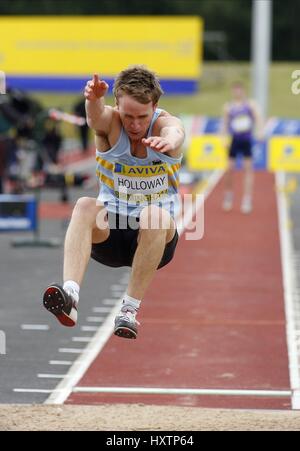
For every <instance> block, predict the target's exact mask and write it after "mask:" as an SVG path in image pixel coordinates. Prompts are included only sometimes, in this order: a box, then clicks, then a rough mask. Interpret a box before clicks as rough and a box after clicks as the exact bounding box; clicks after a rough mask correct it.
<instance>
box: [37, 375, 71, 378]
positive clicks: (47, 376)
mask: <svg viewBox="0 0 300 451" xmlns="http://www.w3.org/2000/svg"><path fill="white" fill-rule="evenodd" d="M37 377H39V378H40V379H64V378H65V377H68V376H67V375H66V374H38V375H37Z"/></svg>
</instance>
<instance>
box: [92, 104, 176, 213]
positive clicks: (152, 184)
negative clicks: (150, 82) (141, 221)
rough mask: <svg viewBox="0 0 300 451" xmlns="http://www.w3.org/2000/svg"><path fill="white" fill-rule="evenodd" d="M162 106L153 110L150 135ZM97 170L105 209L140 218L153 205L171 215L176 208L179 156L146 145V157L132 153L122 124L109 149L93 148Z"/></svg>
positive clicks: (100, 195)
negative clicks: (144, 210) (157, 150)
mask: <svg viewBox="0 0 300 451" xmlns="http://www.w3.org/2000/svg"><path fill="white" fill-rule="evenodd" d="M161 112H162V110H161V109H156V110H155V112H154V114H153V118H152V121H151V124H150V127H149V130H148V134H147V137H148V136H151V134H152V129H153V125H154V123H155V121H156V120H157V118H158V117H159V115H160V113H161ZM96 160H97V167H96V173H97V177H98V178H99V181H100V192H99V196H98V200H99V201H100V202H102V203H103V204H104V205H105V207H106V209H107V210H108V211H109V212H111V213H114V214H119V215H122V216H134V217H139V215H140V213H141V211H142V209H143V208H144V207H145V206H147V205H149V204H154V205H157V206H159V207H161V208H164V209H166V210H167V211H168V212H169V213H170V214H171V216H172V217H173V218H174V217H175V216H176V215H177V213H178V211H179V204H180V202H179V194H178V186H179V169H180V166H181V160H182V156H181V157H179V158H172V157H170V156H168V155H166V154H164V153H159V152H155V151H154V150H152V149H151V148H149V147H147V157H146V158H138V157H135V156H133V155H132V154H131V150H130V140H129V137H128V135H127V134H126V132H125V130H124V128H123V127H122V129H121V133H120V136H119V139H118V142H117V143H116V144H115V145H114V146H113V147H112V148H111V149H109V150H108V151H106V152H100V151H99V150H96Z"/></svg>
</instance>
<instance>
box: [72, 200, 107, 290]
mask: <svg viewBox="0 0 300 451" xmlns="http://www.w3.org/2000/svg"><path fill="white" fill-rule="evenodd" d="M105 216H106V210H105V207H104V206H103V205H102V204H100V205H99V203H98V202H97V201H96V199H93V198H91V197H82V198H80V199H79V200H78V201H77V203H76V205H75V207H74V210H73V214H72V218H71V222H70V225H69V227H68V230H67V234H66V238H65V249H64V281H67V280H72V281H74V282H76V283H77V284H78V285H81V283H82V280H83V277H84V274H85V271H86V268H87V265H88V262H89V259H90V257H91V249H92V243H101V242H103V241H105V240H106V239H107V238H108V237H109V227H108V223H107V222H106V220H105Z"/></svg>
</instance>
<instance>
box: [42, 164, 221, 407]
mask: <svg viewBox="0 0 300 451" xmlns="http://www.w3.org/2000/svg"><path fill="white" fill-rule="evenodd" d="M223 173H224V171H214V172H213V173H212V174H211V175H210V177H209V178H208V180H207V184H206V188H205V190H204V192H203V193H202V194H203V195H204V198H205V199H207V197H208V196H209V194H210V193H211V192H212V191H213V189H214V188H215V186H216V185H217V183H218V182H219V181H220V179H221V177H222V175H223ZM200 207H202V205H200ZM200 207H199V208H200ZM196 213H197V212H195V214H196ZM192 219H193V215H192V217H191V219H190V222H191V221H192ZM182 232H183V229H181V230H179V234H181V233H182ZM127 277H128V275H127ZM124 294H125V293H124ZM108 302H109V303H108ZM120 302H121V299H120ZM103 304H104V305H112V306H113V308H112V310H111V312H110V314H109V315H108V316H107V318H106V320H105V322H104V323H103V324H102V325H101V326H100V327H99V329H98V331H97V332H96V334H95V336H94V338H93V339H92V341H91V342H90V343H89V344H88V345H87V347H86V349H85V350H84V353H83V354H82V355H81V356H80V358H79V359H78V360H80V361H81V362H80V364H79V363H78V360H77V361H75V362H74V364H73V365H72V367H71V368H70V369H69V372H68V375H70V376H71V377H69V378H65V379H64V380H62V381H61V383H60V384H58V386H57V387H56V388H57V389H58V390H60V391H59V393H57V392H54V393H52V394H51V395H50V396H49V397H48V398H47V400H46V401H45V404H63V403H64V402H65V401H66V399H67V398H68V397H69V396H70V394H71V393H72V390H73V388H74V387H75V386H76V385H77V383H78V382H79V381H80V379H81V378H82V377H83V376H84V374H85V373H86V371H87V370H88V368H89V367H90V365H91V364H92V362H93V361H94V360H95V358H96V357H97V356H98V355H99V354H100V352H101V351H102V349H103V348H104V346H105V345H106V343H107V341H108V339H109V338H110V337H111V335H112V333H113V330H114V319H115V316H116V315H117V314H118V313H119V310H120V305H119V302H116V300H115V299H105V300H104V302H103Z"/></svg>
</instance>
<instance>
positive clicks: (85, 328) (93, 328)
mask: <svg viewBox="0 0 300 451" xmlns="http://www.w3.org/2000/svg"><path fill="white" fill-rule="evenodd" d="M80 330H81V332H97V330H98V327H97V326H81V328H80Z"/></svg>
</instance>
